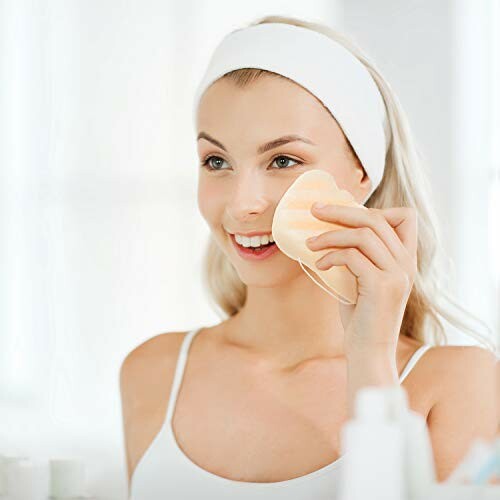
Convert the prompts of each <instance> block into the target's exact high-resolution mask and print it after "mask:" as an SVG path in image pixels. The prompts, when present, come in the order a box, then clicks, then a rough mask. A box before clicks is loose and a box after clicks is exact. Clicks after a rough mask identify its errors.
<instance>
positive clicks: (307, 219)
mask: <svg viewBox="0 0 500 500" xmlns="http://www.w3.org/2000/svg"><path fill="white" fill-rule="evenodd" d="M315 202H322V203H326V204H329V205H347V206H353V207H359V208H363V209H365V210H368V209H367V208H366V207H365V206H364V205H360V204H359V203H357V202H356V200H355V199H354V197H353V196H352V194H351V193H350V192H349V191H346V190H344V189H339V187H338V186H337V184H336V182H335V179H334V177H333V175H331V174H330V173H328V172H326V171H324V170H319V169H315V170H309V171H307V172H305V173H303V174H302V175H301V176H300V177H298V178H297V179H295V181H294V182H293V183H292V185H291V186H290V187H289V188H288V189H287V191H286V192H285V194H284V195H283V197H282V198H281V200H280V201H279V203H278V206H277V207H276V211H275V212H274V218H273V224H272V229H271V230H272V233H273V238H274V241H275V242H276V245H277V246H278V248H279V249H280V250H281V251H282V252H283V253H284V254H285V255H287V256H288V257H290V258H291V259H294V260H296V261H298V262H299V264H300V265H301V267H302V269H303V270H304V272H305V273H306V274H307V275H308V276H309V277H310V278H311V279H312V280H313V281H314V282H315V283H316V284H317V285H319V286H320V287H321V288H323V289H324V290H325V291H326V292H328V293H329V294H330V295H332V296H333V297H335V298H336V299H338V300H339V301H340V302H342V303H344V304H355V303H356V301H357V297H358V284H357V279H356V276H355V275H354V274H352V273H351V271H350V270H349V268H348V267H347V266H332V267H331V268H330V269H327V270H321V269H317V268H316V266H315V264H314V263H315V262H316V261H317V260H319V259H320V258H321V257H322V256H323V255H325V254H327V253H329V252H331V251H332V249H327V248H325V249H322V250H317V251H312V250H310V249H309V248H308V247H307V245H306V239H307V238H309V237H311V236H317V235H319V234H321V233H324V232H327V231H334V230H336V229H342V228H344V227H346V226H344V225H342V224H334V223H333V222H327V221H323V220H320V219H318V218H317V217H315V216H314V215H313V214H312V213H311V207H312V205H313V204H314V203H315ZM303 263H304V264H306V265H307V266H308V267H309V268H310V269H311V270H312V271H313V272H314V273H315V274H316V275H317V276H318V277H319V278H320V279H321V281H323V283H325V284H326V286H327V287H328V288H329V289H327V288H325V287H324V286H323V285H322V284H321V283H320V282H318V281H317V280H316V279H315V278H314V277H313V276H312V275H311V274H309V272H308V271H307V269H306V268H305V267H304V266H303ZM332 292H333V293H332Z"/></svg>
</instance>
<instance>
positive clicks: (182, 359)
mask: <svg viewBox="0 0 500 500" xmlns="http://www.w3.org/2000/svg"><path fill="white" fill-rule="evenodd" d="M202 328H203V327H201V326H200V327H199V328H195V329H194V330H190V331H189V332H188V333H186V335H185V336H184V338H183V339H182V343H181V347H180V349H179V355H178V357H177V364H176V366H175V373H174V380H173V382H172V387H171V389H170V396H169V398H168V406H167V414H166V417H165V422H166V423H167V422H168V423H170V420H171V418H172V415H173V413H174V408H175V403H176V401H177V394H178V393H179V388H180V386H181V383H182V377H183V375H184V368H185V367H186V361H187V357H188V353H189V347H190V346H191V342H192V340H193V338H194V336H195V335H196V334H197V333H198V332H199V331H200V330H201V329H202Z"/></svg>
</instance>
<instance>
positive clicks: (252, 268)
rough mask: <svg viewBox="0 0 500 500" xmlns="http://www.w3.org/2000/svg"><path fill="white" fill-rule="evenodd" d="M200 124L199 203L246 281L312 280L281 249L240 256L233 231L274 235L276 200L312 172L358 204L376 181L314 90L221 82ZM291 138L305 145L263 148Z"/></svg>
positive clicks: (271, 81)
mask: <svg viewBox="0 0 500 500" xmlns="http://www.w3.org/2000/svg"><path fill="white" fill-rule="evenodd" d="M197 119H198V122H197V131H198V134H202V136H203V137H202V138H200V139H199V140H198V143H197V144H198V156H199V160H200V162H199V163H200V167H199V182H198V206H199V209H200V212H201V214H202V216H203V218H204V219H205V220H206V222H207V224H208V225H209V227H210V229H211V231H212V234H213V237H214V239H215V241H216V242H217V244H218V245H219V246H220V249H221V250H222V251H223V252H224V253H225V254H226V255H227V257H228V258H229V260H230V261H231V263H232V264H233V265H234V267H235V269H236V270H237V272H238V274H239V276H240V279H241V280H242V281H243V282H244V283H245V284H247V285H256V286H261V287H268V286H276V285H278V284H280V283H281V284H285V283H286V282H287V281H289V280H290V279H306V280H308V279H309V278H308V277H307V275H306V274H305V273H304V272H303V271H302V269H301V267H300V265H299V264H298V262H296V261H295V260H293V259H290V258H289V257H287V256H286V255H285V254H283V253H282V252H280V251H279V250H278V252H276V253H274V254H273V255H271V256H270V257H268V258H266V259H263V260H257V261H256V260H247V259H245V258H243V257H241V256H240V254H239V253H238V251H237V249H236V247H235V244H234V242H233V239H232V238H231V235H230V233H249V232H252V231H262V232H265V233H268V234H270V233H271V226H272V221H273V215H274V211H275V208H276V206H277V205H278V202H279V201H280V199H281V197H282V196H283V194H284V193H285V191H286V190H287V189H288V188H289V187H290V185H291V184H292V183H293V182H294V180H295V179H296V178H297V177H298V176H299V175H301V174H303V173H304V172H307V171H308V170H312V169H321V170H326V171H327V172H329V173H331V174H332V175H333V176H334V178H335V181H336V183H337V185H338V186H339V187H340V188H341V189H347V190H348V191H350V192H351V193H352V194H353V196H354V197H355V199H356V200H357V201H358V202H361V200H363V199H364V197H365V196H366V194H367V192H368V191H369V188H370V180H369V179H368V177H367V176H366V175H365V174H364V171H363V169H362V167H361V165H360V164H359V162H358V161H357V160H356V159H355V157H354V156H353V155H352V154H351V153H350V151H349V146H348V143H347V140H346V138H345V136H344V134H343V132H342V130H341V129H340V127H339V125H338V124H337V122H336V121H335V120H334V119H333V117H332V116H331V115H330V113H329V112H328V111H327V110H326V109H325V108H324V107H323V105H322V104H321V103H320V102H319V101H318V100H317V99H316V98H315V97H314V96H313V95H311V94H310V93H309V92H308V91H306V90H305V89H303V88H302V87H300V86H299V85H297V84H295V83H294V82H291V81H290V80H286V79H284V78H272V77H265V78H261V79H260V80H258V81H256V82H254V83H252V84H251V85H250V86H249V87H247V88H245V89H240V88H238V87H236V86H235V85H234V84H233V83H232V82H230V81H227V80H224V79H222V80H218V81H216V82H215V83H214V84H213V85H212V86H211V87H209V88H208V89H207V91H206V92H205V93H204V94H203V97H202V99H201V101H200V105H199V107H198V116H197ZM206 134H207V135H208V136H209V137H207V135H206ZM289 135H296V136H300V137H301V138H303V139H304V141H306V142H303V141H300V140H295V141H291V142H287V143H285V144H281V145H277V146H276V145H275V146H274V147H272V149H271V148H262V149H260V148H261V146H263V145H264V144H266V143H268V142H270V141H274V140H276V139H278V138H281V137H283V136H289ZM211 139H213V140H214V142H213V141H212V140H211ZM264 149H266V150H264ZM204 162H206V163H205V165H204V166H203V165H202V163H204Z"/></svg>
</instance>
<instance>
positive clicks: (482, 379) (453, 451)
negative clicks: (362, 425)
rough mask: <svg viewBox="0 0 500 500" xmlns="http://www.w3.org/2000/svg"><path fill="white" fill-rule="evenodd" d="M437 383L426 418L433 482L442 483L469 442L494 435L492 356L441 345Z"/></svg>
mask: <svg viewBox="0 0 500 500" xmlns="http://www.w3.org/2000/svg"><path fill="white" fill-rule="evenodd" d="M436 363H439V367H438V366H437V365H436V368H437V369H436V380H440V383H439V390H438V394H439V397H438V398H437V399H436V402H435V403H434V406H433V407H432V408H431V410H430V412H429V415H428V417H427V423H428V428H429V433H430V437H431V441H432V447H433V453H434V460H435V465H436V474H437V480H438V481H443V480H445V479H446V478H447V477H448V475H449V474H450V473H451V472H452V471H453V470H454V469H455V468H456V467H457V466H458V464H459V463H460V462H461V461H462V460H463V458H464V457H465V455H466V453H467V452H468V451H469V448H470V447H471V445H472V443H473V441H474V440H475V439H477V438H482V439H485V440H487V441H490V440H493V439H494V438H495V436H496V432H497V426H498V417H499V415H498V401H497V398H498V395H497V392H498V388H497V385H496V377H497V368H498V366H497V359H496V356H495V355H494V354H493V353H492V352H490V351H488V350H486V349H484V348H482V347H479V346H445V347H442V348H441V352H440V354H439V357H437V358H436Z"/></svg>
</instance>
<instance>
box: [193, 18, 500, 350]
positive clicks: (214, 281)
mask: <svg viewBox="0 0 500 500" xmlns="http://www.w3.org/2000/svg"><path fill="white" fill-rule="evenodd" d="M263 23H285V24H291V25H294V26H301V27H304V28H308V29H311V30H315V31H317V32H320V33H323V34H324V35H326V36H328V37H330V38H332V39H333V40H335V41H336V42H338V43H340V44H342V45H343V46H344V47H345V48H346V49H347V50H349V51H350V52H351V53H352V54H353V56H354V57H357V58H358V59H359V60H360V61H361V62H362V63H363V65H364V66H365V67H366V69H367V70H368V71H369V72H370V74H371V76H372V77H373V79H374V81H375V83H376V84H377V86H378V88H379V90H380V93H381V95H382V98H383V99H384V102H385V106H386V109H387V115H388V122H389V126H390V128H391V131H392V141H391V144H390V145H389V150H388V152H387V156H386V164H385V168H384V175H383V178H382V180H381V182H380V184H379V186H377V188H376V189H375V190H374V192H373V193H372V195H371V196H370V198H369V199H368V200H367V201H366V203H365V206H367V207H373V208H384V207H395V206H401V207H414V208H415V209H417V214H418V246H417V259H418V272H417V275H416V278H415V281H414V284H413V288H412V291H411V293H410V296H409V299H408V302H407V305H406V310H405V313H404V316H403V321H402V325H401V330H400V334H401V335H406V336H408V337H411V338H413V339H416V340H418V341H420V342H424V343H429V344H434V345H445V344H449V338H448V336H447V335H446V332H445V329H444V327H443V324H442V321H441V319H440V316H442V317H444V318H446V320H447V321H449V322H450V323H451V324H453V325H455V326H456V327H457V328H459V329H460V330H462V331H464V332H465V333H468V334H469V335H470V336H472V337H473V338H475V339H476V340H477V341H479V342H480V343H481V344H483V345H484V346H485V347H486V348H487V349H489V350H492V351H493V352H495V351H496V346H495V343H494V342H493V340H492V338H493V336H491V338H489V337H487V336H483V335H481V334H479V333H478V332H476V331H475V330H474V329H473V328H470V327H469V326H467V325H466V324H465V323H464V322H462V321H461V320H460V319H459V318H458V316H457V315H455V314H452V313H451V312H449V310H448V308H449V305H454V306H456V307H457V308H459V309H460V310H461V311H462V312H464V313H465V314H467V315H469V316H470V317H471V318H473V319H476V320H477V321H478V322H480V323H481V324H483V325H484V326H485V327H486V329H487V330H490V329H489V328H488V326H487V325H486V324H485V323H484V322H483V321H481V320H480V319H479V318H477V317H476V316H474V315H473V314H471V313H470V312H468V311H466V310H465V309H464V308H463V307H461V306H460V305H459V304H458V303H457V302H455V301H454V300H453V299H452V298H451V297H450V296H449V295H448V294H447V293H446V291H445V289H444V285H445V282H444V278H445V276H446V275H447V274H446V273H445V272H444V269H445V266H444V264H445V260H444V257H445V255H446V253H445V252H444V251H443V246H442V244H441V237H440V235H439V234H438V229H437V224H436V220H437V217H436V214H435V212H434V209H433V207H432V203H431V196H430V192H431V190H430V187H429V182H428V179H427V177H426V176H425V172H424V169H423V165H424V162H423V160H422V158H421V155H420V153H419V151H418V150H417V148H416V146H415V144H414V141H413V137H412V133H411V130H410V127H409V124H408V119H407V117H406V114H405V112H404V111H403V109H402V107H401V105H400V103H399V101H398V98H397V96H396V95H395V93H394V92H393V90H392V88H391V87H390V86H389V84H388V83H387V81H386V80H385V79H384V78H383V77H382V75H381V74H380V72H379V71H378V69H377V68H376V67H375V66H374V64H373V63H372V62H370V61H369V60H368V58H367V57H366V56H365V55H364V54H363V53H362V52H361V50H360V49H359V48H358V47H357V46H355V45H354V43H353V42H352V41H350V40H348V39H347V38H346V37H345V36H344V35H341V34H340V33H338V32H336V31H334V30H333V29H332V28H330V27H329V26H326V25H322V24H319V23H316V22H310V21H304V20H302V19H297V18H294V17H283V16H265V17H262V18H259V19H257V20H255V21H253V22H251V23H249V24H248V26H254V25H257V24H263ZM239 29H242V28H239ZM263 77H272V78H284V77H283V76H281V75H278V74H276V73H273V72H269V71H266V70H263V69H255V68H243V69H238V70H234V71H232V72H230V73H226V74H225V75H224V76H222V77H221V78H223V79H226V80H228V81H231V82H233V83H234V85H236V86H237V87H240V88H244V87H247V86H250V85H251V84H252V82H254V81H256V80H258V79H260V78H263ZM325 109H327V108H325ZM330 114H331V113H330ZM347 142H348V143H349V141H348V140H347ZM348 145H349V147H350V151H351V153H352V155H353V156H354V157H355V158H356V159H357V156H356V153H355V152H354V150H353V149H352V147H351V146H350V144H348ZM358 161H359V159H358ZM440 258H441V262H439V260H440ZM446 263H447V264H451V265H452V262H451V261H449V260H448V259H447V257H446ZM202 279H203V286H204V287H205V289H206V290H207V291H208V295H209V298H210V300H211V301H212V305H215V310H216V312H217V314H219V316H221V318H222V319H227V318H228V317H230V316H233V315H234V314H236V313H237V312H238V311H239V310H240V309H241V308H242V307H243V305H244V303H245V300H246V294H247V287H246V285H245V284H244V283H243V282H242V281H241V280H240V278H239V276H238V274H237V272H236V270H235V268H234V267H233V265H232V264H231V262H230V261H229V260H228V259H227V257H226V256H225V254H224V253H223V252H222V251H221V250H220V248H219V247H218V244H217V243H216V241H215V240H214V239H213V237H210V239H209V242H208V246H207V248H206V251H205V254H204V257H203V277H202ZM440 298H443V299H445V300H447V301H448V307H444V306H441V305H439V304H438V299H440ZM221 313H222V314H221Z"/></svg>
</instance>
